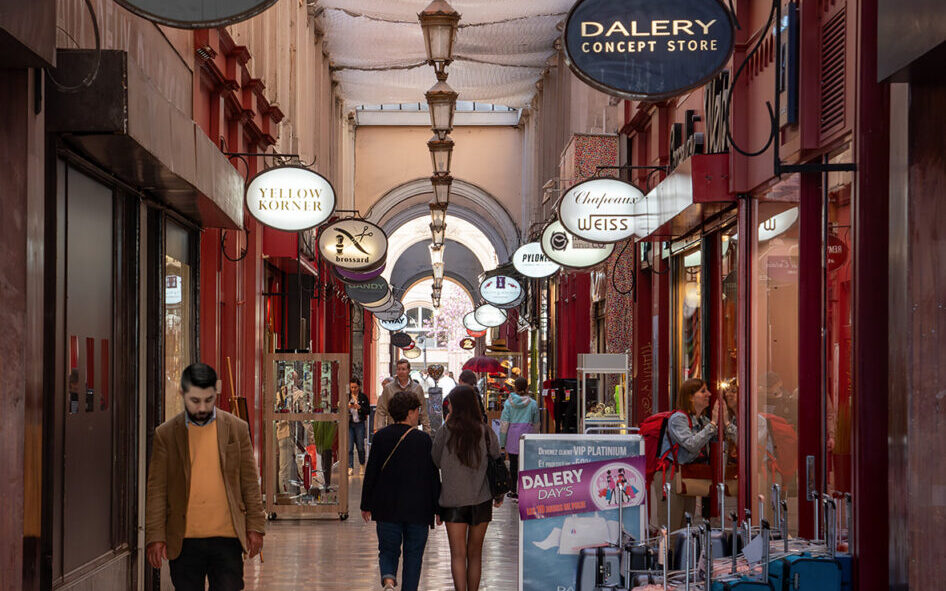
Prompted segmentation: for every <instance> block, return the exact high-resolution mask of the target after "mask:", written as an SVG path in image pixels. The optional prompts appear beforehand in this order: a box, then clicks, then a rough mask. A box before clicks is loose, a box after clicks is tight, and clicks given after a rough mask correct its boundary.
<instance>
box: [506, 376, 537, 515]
mask: <svg viewBox="0 0 946 591" xmlns="http://www.w3.org/2000/svg"><path fill="white" fill-rule="evenodd" d="M515 388H516V391H515V392H513V393H512V394H510V395H509V398H507V399H506V402H505V403H504V404H503V414H502V416H501V417H500V427H499V447H501V448H502V449H503V451H505V452H506V454H507V455H508V456H509V476H510V480H509V482H510V483H512V487H513V490H511V491H510V492H509V493H508V496H509V497H510V498H513V499H515V498H517V497H518V496H519V495H518V494H517V493H518V491H517V490H516V480H517V479H518V475H519V437H520V436H522V435H525V434H527V433H532V432H533V431H535V430H536V429H537V428H538V426H539V405H538V404H537V403H536V401H535V400H533V399H532V397H531V396H529V380H527V379H525V378H522V377H520V378H516V381H515ZM507 440H508V441H509V448H508V449H507V447H506V442H507Z"/></svg>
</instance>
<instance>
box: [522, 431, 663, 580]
mask: <svg viewBox="0 0 946 591" xmlns="http://www.w3.org/2000/svg"><path fill="white" fill-rule="evenodd" d="M643 454H644V443H643V441H642V439H641V438H640V436H637V435H568V434H531V435H525V436H523V437H522V438H521V439H520V440H519V469H520V470H521V472H520V475H521V476H520V478H522V476H526V477H531V478H533V480H532V481H531V482H527V483H528V484H530V485H531V486H530V487H529V490H522V489H520V491H519V499H520V507H521V506H522V503H523V500H525V504H526V511H527V512H528V510H529V509H530V508H532V509H533V511H532V514H531V515H527V516H526V518H524V519H520V521H519V590H520V591H575V578H576V575H577V570H578V554H579V552H580V551H581V549H582V548H588V547H594V546H604V545H607V544H613V543H615V542H616V541H617V540H618V535H619V532H620V530H619V527H620V526H619V524H618V504H617V502H614V503H612V502H611V501H617V500H618V497H616V496H615V494H616V493H617V494H620V492H619V488H618V485H617V483H616V482H617V481H616V480H615V479H616V475H618V474H620V473H619V470H621V469H623V470H624V475H625V480H626V481H627V484H629V486H627V485H625V486H624V487H623V488H624V495H625V496H624V497H622V498H621V501H622V502H621V505H622V509H621V510H622V512H623V528H624V531H625V532H626V533H627V534H629V535H630V536H632V537H633V538H634V539H640V538H641V532H642V531H645V527H646V517H645V515H646V509H645V507H646V505H645V504H643V503H644V501H645V495H646V492H644V491H643V490H642V486H643V485H641V484H637V485H635V484H633V483H634V482H636V481H637V473H638V472H639V473H640V475H641V476H643V472H644V457H643ZM612 464H613V470H614V471H613V472H612V473H611V478H612V483H614V484H615V486H614V487H613V488H612V487H609V485H608V473H607V471H608V470H609V469H612V467H611V466H610V465H612ZM556 468H559V470H554V469H556ZM569 470H570V471H571V472H570V476H566V475H565V474H566V473H567V472H568V471H569ZM577 470H582V472H581V473H580V474H576V471H577ZM599 472H600V474H599ZM556 474H557V475H558V476H556ZM537 478H538V479H539V482H538V483H536V479H537ZM566 480H570V481H571V482H568V483H566V482H565V481H566ZM523 481H524V479H523ZM576 481H580V482H582V483H586V484H585V488H588V487H589V486H590V485H592V483H596V482H598V483H600V484H601V485H602V486H601V487H600V488H602V489H603V490H604V495H603V496H602V495H601V494H600V493H601V491H600V490H599V491H597V493H595V492H592V491H591V490H588V491H587V492H581V491H579V487H578V486H576V485H575V484H574V483H575V482H576ZM520 486H522V483H520ZM566 487H572V488H571V489H570V490H569V491H566V490H565V489H566ZM634 489H640V494H636V493H635V492H634ZM540 491H541V492H540ZM568 492H570V493H571V494H570V495H568V494H566V493H568ZM609 492H611V494H610V496H609V495H608V493H609ZM552 495H556V496H555V497H553V496H552ZM539 497H542V498H539ZM566 497H567V498H566ZM573 497H574V498H573ZM624 501H627V502H626V503H625V502H624ZM589 502H590V503H591V504H592V505H594V506H593V507H591V506H589V505H588V503H589ZM582 503H585V504H584V506H582ZM566 504H567V505H568V506H569V507H568V508H565V507H564V506H565V505H566ZM573 504H574V506H572V505H573ZM540 505H541V506H543V507H544V514H545V515H546V516H545V517H539V516H538V515H537V514H536V513H537V511H536V510H535V509H536V508H537V507H538V506H540ZM550 509H552V510H550Z"/></svg>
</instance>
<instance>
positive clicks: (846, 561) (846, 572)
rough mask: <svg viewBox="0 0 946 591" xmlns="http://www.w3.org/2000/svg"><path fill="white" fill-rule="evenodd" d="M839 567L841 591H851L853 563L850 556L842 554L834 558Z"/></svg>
mask: <svg viewBox="0 0 946 591" xmlns="http://www.w3.org/2000/svg"><path fill="white" fill-rule="evenodd" d="M834 559H835V560H837V561H838V564H839V565H841V591H851V589H853V581H852V579H853V574H852V571H853V569H854V561H853V558H852V557H851V555H850V554H847V553H842V554H838V555H836V556H835V557H834Z"/></svg>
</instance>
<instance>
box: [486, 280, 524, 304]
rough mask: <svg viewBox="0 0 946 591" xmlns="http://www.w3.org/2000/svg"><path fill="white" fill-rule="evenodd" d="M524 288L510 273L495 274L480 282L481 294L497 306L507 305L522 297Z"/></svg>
mask: <svg viewBox="0 0 946 591" xmlns="http://www.w3.org/2000/svg"><path fill="white" fill-rule="evenodd" d="M522 294H523V289H522V285H520V284H519V282H518V281H516V280H515V279H514V278H512V277H509V276H508V275H493V276H492V277H487V278H486V279H484V280H483V282H482V283H480V296H482V297H483V299H484V300H486V301H487V302H489V303H490V304H493V305H495V306H506V305H508V304H511V303H513V302H515V301H516V300H518V299H520V298H522Z"/></svg>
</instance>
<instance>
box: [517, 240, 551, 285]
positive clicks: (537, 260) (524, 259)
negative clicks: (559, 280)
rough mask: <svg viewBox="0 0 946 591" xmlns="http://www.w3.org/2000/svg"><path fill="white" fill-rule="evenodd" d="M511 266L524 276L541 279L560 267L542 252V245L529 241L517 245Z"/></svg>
mask: <svg viewBox="0 0 946 591" xmlns="http://www.w3.org/2000/svg"><path fill="white" fill-rule="evenodd" d="M512 266H513V267H515V269H516V271H517V272H519V273H521V274H522V275H524V276H526V277H531V278H533V279H541V278H543V277H548V276H550V275H554V274H555V273H557V272H558V271H559V269H561V268H562V266H561V265H559V264H558V263H556V262H555V261H553V260H551V259H549V257H547V256H545V253H544V252H542V245H541V244H540V243H538V242H529V243H527V244H523V245H522V246H520V247H519V249H518V250H516V252H514V253H513V255H512Z"/></svg>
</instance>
